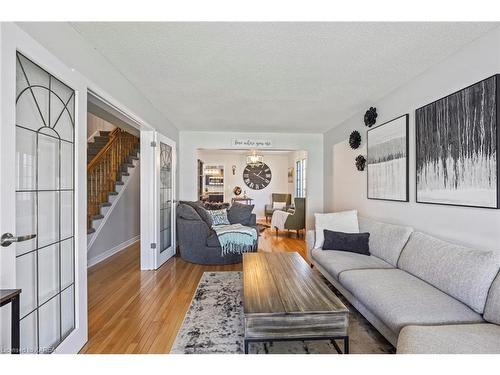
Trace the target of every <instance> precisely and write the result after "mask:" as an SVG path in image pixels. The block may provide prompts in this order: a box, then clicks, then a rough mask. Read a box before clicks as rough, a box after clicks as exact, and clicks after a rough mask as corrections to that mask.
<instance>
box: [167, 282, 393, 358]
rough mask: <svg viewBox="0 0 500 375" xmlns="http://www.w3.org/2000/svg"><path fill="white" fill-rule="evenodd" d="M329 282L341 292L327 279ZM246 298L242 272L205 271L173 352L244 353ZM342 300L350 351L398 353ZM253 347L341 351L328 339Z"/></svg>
mask: <svg viewBox="0 0 500 375" xmlns="http://www.w3.org/2000/svg"><path fill="white" fill-rule="evenodd" d="M325 282H326V283H327V285H328V286H329V287H330V288H331V289H332V290H333V291H334V292H335V293H336V294H337V295H339V294H338V292H337V291H336V290H335V289H334V288H333V286H331V285H330V284H329V283H328V281H326V279H325ZM242 297H243V281H242V272H205V273H204V274H203V276H202V278H201V280H200V283H199V285H198V288H197V289H196V292H195V295H194V297H193V300H192V301H191V305H190V306H189V310H188V312H187V314H186V317H185V319H184V323H183V324H182V327H181V329H180V330H179V333H178V334H177V337H176V339H175V342H174V345H173V346H172V350H171V352H170V353H173V354H210V353H212V354H214V353H221V354H223V353H226V354H242V353H243V352H244V349H243V337H244V326H243V299H242ZM340 297H341V296H340ZM341 299H342V301H343V302H344V304H345V305H346V306H347V307H348V308H349V311H350V312H351V314H350V321H349V338H350V352H351V353H358V354H371V353H374V354H375V353H376V354H381V353H394V351H395V350H394V347H393V346H392V345H391V344H390V343H389V342H388V341H387V340H385V339H384V337H383V336H382V335H380V334H379V333H378V332H377V331H376V330H375V328H373V327H372V326H371V324H370V323H369V322H368V321H367V320H366V319H365V318H364V317H363V316H362V315H361V314H359V313H358V312H357V311H356V309H354V307H352V306H351V305H350V304H349V303H348V302H347V301H346V300H345V299H344V298H343V297H341ZM339 343H340V342H339ZM340 347H342V344H341V343H340ZM249 350H250V353H254V354H258V353H270V354H290V353H298V354H321V353H324V354H337V351H336V350H335V347H334V346H333V344H332V343H331V342H330V341H328V340H324V341H319V340H318V341H286V342H273V343H251V344H250V347H249Z"/></svg>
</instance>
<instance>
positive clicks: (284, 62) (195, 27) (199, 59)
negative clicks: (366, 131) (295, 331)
mask: <svg viewBox="0 0 500 375" xmlns="http://www.w3.org/2000/svg"><path fill="white" fill-rule="evenodd" d="M498 25H499V24H498V23H300V22H299V23H137V22H132V23H113V22H106V23H72V26H73V27H74V28H75V29H76V30H77V31H78V32H79V33H80V34H81V35H82V36H83V37H84V38H85V39H86V40H87V41H88V42H89V43H90V44H92V45H93V46H95V48H96V49H97V50H98V51H100V52H101V53H102V54H103V55H104V56H105V57H106V58H107V59H108V60H109V61H110V62H111V64H113V65H114V66H115V67H116V68H117V69H119V70H120V71H121V73H122V74H123V75H124V76H125V77H126V78H127V79H128V80H129V81H131V82H132V83H133V84H134V85H135V86H136V87H137V88H138V89H139V90H140V91H141V92H142V93H143V94H144V95H145V96H146V97H147V98H148V99H149V100H150V101H151V102H152V103H153V105H154V106H155V107H157V108H158V109H159V110H160V111H162V112H163V113H164V114H165V116H166V117H168V118H169V119H170V120H171V121H173V123H174V124H175V125H176V126H177V127H178V128H179V129H180V130H219V131H257V132H258V131H269V132H324V131H326V130H328V129H330V128H332V127H333V126H335V125H337V124H339V123H340V122H341V121H343V120H345V119H347V118H349V117H350V116H352V115H353V114H354V113H356V112H357V111H360V110H363V109H364V108H365V107H367V106H369V105H370V104H372V103H373V102H375V101H377V100H378V99H380V98H382V97H383V96H385V95H387V94H388V93H389V92H391V91H392V90H394V89H395V88H397V87H398V86H400V85H402V84H404V83H406V82H408V81H409V80H410V79H412V78H413V77H415V76H417V75H418V74H420V73H422V72H423V71H425V70H426V69H428V68H429V67H430V66H432V65H434V64H436V63H438V62H440V61H442V60H443V59H445V58H446V57H447V56H449V55H450V54H452V53H453V52H455V51H456V50H458V49H459V48H461V47H462V46H464V45H465V44H467V43H469V42H471V41H472V40H474V39H476V38H477V37H479V36H480V35H481V34H484V33H485V32H487V31H488V30H490V29H492V28H494V27H496V26H498ZM360 121H361V119H360Z"/></svg>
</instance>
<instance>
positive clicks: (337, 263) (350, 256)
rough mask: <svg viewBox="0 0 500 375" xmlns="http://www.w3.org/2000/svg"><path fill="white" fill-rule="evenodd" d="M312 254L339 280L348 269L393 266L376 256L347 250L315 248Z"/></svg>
mask: <svg viewBox="0 0 500 375" xmlns="http://www.w3.org/2000/svg"><path fill="white" fill-rule="evenodd" d="M311 256H312V258H313V260H314V261H316V262H317V263H318V264H319V265H320V266H321V267H322V268H324V269H325V270H326V271H328V273H329V274H331V275H332V276H333V277H335V278H336V279H337V280H338V279H339V274H340V273H341V272H343V271H347V270H357V269H366V268H393V267H392V266H391V265H390V264H389V263H387V262H384V261H383V260H382V259H380V258H377V257H375V256H369V255H363V254H356V253H350V252H345V251H337V250H322V249H313V250H312V251H311Z"/></svg>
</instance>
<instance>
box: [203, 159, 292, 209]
mask: <svg viewBox="0 0 500 375" xmlns="http://www.w3.org/2000/svg"><path fill="white" fill-rule="evenodd" d="M263 154H264V163H266V164H267V165H268V166H269V168H270V169H271V173H272V178H271V182H270V183H269V185H267V186H266V187H265V188H264V189H262V190H252V189H250V188H249V187H248V186H247V185H246V184H245V182H244V181H243V170H244V169H245V167H246V154H242V153H241V152H231V153H230V152H221V151H219V150H200V151H199V152H198V158H199V159H200V160H202V161H203V162H204V163H205V165H222V166H223V167H224V200H225V201H226V202H230V201H231V198H233V197H234V196H235V195H234V194H233V189H234V187H235V186H239V187H241V189H242V190H243V191H246V193H247V196H248V197H250V198H252V199H253V200H254V201H253V204H254V205H255V207H254V210H253V213H254V214H256V215H257V218H264V217H265V215H264V206H265V205H266V204H269V203H271V194H272V193H291V192H292V191H291V190H290V187H289V185H288V177H287V172H288V164H289V157H290V155H292V154H294V153H293V152H289V153H279V154H276V153H270V152H264V153H263ZM233 165H236V172H235V174H234V175H233V171H232V166H233ZM242 195H243V193H242ZM242 195H241V196H242Z"/></svg>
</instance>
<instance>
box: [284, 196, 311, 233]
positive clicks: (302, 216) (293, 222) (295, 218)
mask: <svg viewBox="0 0 500 375" xmlns="http://www.w3.org/2000/svg"><path fill="white" fill-rule="evenodd" d="M305 228H306V198H295V210H294V211H293V213H292V214H290V215H288V218H287V219H286V221H285V229H288V230H289V231H290V230H296V231H297V238H299V237H300V231H301V230H302V229H305Z"/></svg>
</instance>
